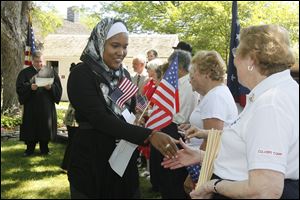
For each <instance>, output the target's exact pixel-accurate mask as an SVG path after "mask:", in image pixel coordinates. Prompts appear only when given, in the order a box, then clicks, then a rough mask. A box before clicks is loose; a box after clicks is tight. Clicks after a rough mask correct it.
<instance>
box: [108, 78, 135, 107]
mask: <svg viewBox="0 0 300 200" xmlns="http://www.w3.org/2000/svg"><path fill="white" fill-rule="evenodd" d="M138 89H139V88H138V87H137V86H136V85H135V84H133V83H132V82H131V81H130V80H129V79H128V78H126V77H124V78H123V79H122V81H121V82H120V84H119V85H118V86H117V87H116V89H115V90H114V91H113V92H112V93H111V94H110V99H111V100H112V101H113V102H114V103H115V104H117V105H118V106H119V107H120V108H123V106H124V104H125V103H126V101H128V100H129V99H130V98H131V97H132V96H133V95H135V93H136V92H137V91H138Z"/></svg>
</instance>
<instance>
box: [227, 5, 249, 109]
mask: <svg viewBox="0 0 300 200" xmlns="http://www.w3.org/2000/svg"><path fill="white" fill-rule="evenodd" d="M239 34H240V23H239V20H238V8H237V1H233V2H232V21H231V38H230V53H229V65H228V70H227V71H228V73H227V85H228V87H229V89H230V91H231V94H232V96H233V97H234V99H235V101H236V102H237V103H239V104H240V105H241V106H242V107H244V106H245V105H246V94H248V93H249V92H250V91H249V89H248V88H246V87H243V86H242V85H241V84H239V81H238V76H237V72H236V67H235V66H234V63H233V59H234V58H233V55H232V49H233V48H236V47H237V46H238V45H239V40H240V36H239Z"/></svg>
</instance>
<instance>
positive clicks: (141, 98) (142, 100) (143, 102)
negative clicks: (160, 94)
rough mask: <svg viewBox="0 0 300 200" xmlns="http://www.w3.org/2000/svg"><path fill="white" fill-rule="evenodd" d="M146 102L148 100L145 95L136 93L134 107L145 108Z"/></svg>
mask: <svg viewBox="0 0 300 200" xmlns="http://www.w3.org/2000/svg"><path fill="white" fill-rule="evenodd" d="M147 104H148V101H147V99H146V97H145V96H143V95H138V96H137V98H136V107H137V108H138V109H139V110H142V111H143V110H145V109H146V107H147Z"/></svg>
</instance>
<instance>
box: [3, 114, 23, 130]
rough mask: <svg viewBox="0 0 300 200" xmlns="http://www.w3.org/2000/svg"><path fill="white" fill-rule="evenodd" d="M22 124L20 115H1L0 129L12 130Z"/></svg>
mask: <svg viewBox="0 0 300 200" xmlns="http://www.w3.org/2000/svg"><path fill="white" fill-rule="evenodd" d="M21 123H22V117H21V116H20V115H15V116H7V115H1V127H3V128H8V129H13V128H15V127H17V126H19V125H20V124H21Z"/></svg>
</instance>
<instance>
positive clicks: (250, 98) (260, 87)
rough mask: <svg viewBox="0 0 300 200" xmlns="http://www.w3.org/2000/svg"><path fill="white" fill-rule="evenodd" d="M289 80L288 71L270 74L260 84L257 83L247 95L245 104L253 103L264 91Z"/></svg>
mask: <svg viewBox="0 0 300 200" xmlns="http://www.w3.org/2000/svg"><path fill="white" fill-rule="evenodd" d="M290 78H291V74H290V70H289V69H287V70H284V71H282V72H278V73H275V74H272V75H271V76H269V77H267V78H265V79H264V80H262V81H261V82H260V83H258V84H257V85H256V86H255V87H254V88H253V89H252V90H251V92H250V93H249V94H248V95H247V104H248V103H250V102H251V103H252V102H254V101H255V100H256V99H257V98H258V97H259V96H260V95H262V94H263V93H264V92H265V91H267V90H269V89H271V88H274V87H275V86H276V85H279V84H280V83H281V82H283V81H285V80H288V79H290Z"/></svg>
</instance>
